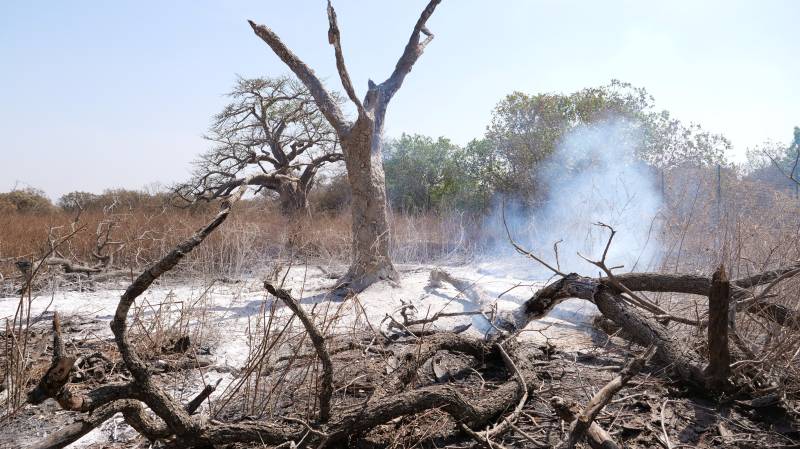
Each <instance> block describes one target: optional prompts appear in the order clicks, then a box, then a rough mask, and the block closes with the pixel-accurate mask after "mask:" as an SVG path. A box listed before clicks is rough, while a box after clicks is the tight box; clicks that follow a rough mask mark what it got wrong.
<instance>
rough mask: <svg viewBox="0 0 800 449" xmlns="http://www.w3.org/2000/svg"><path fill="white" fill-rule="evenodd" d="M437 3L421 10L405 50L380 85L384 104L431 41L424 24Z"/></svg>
mask: <svg viewBox="0 0 800 449" xmlns="http://www.w3.org/2000/svg"><path fill="white" fill-rule="evenodd" d="M439 3H441V0H430V2H428V6H426V7H425V9H423V10H422V13H421V14H420V16H419V19H417V23H416V25H414V30H412V31H411V37H410V38H409V39H408V43H407V44H406V48H405V49H404V50H403V54H402V55H401V56H400V59H399V60H398V61H397V65H396V66H395V68H394V71H393V72H392V74H391V75H390V76H389V78H388V79H387V80H386V81H384V82H383V83H381V85H380V89H381V91H382V92H383V102H384V103H388V102H389V100H390V99H391V98H392V97H393V96H394V94H395V93H396V92H397V90H398V89H400V86H402V85H403V80H404V79H405V77H406V75H408V72H410V71H411V68H412V67H413V66H414V63H416V62H417V59H419V57H420V55H422V52H423V51H424V50H425V46H427V45H428V44H429V43H430V41H431V40H433V33H431V32H430V30H428V28H427V26H426V23H427V22H428V19H430V17H431V15H433V11H434V10H436V6H438V5H439ZM422 34H424V35H425V39H424V40H420V39H421V35H422Z"/></svg>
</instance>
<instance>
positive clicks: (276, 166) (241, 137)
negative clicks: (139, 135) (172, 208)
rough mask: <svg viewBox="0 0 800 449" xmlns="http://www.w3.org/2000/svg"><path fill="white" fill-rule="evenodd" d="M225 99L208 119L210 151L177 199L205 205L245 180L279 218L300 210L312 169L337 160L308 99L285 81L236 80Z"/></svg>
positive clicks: (333, 141) (330, 135) (329, 134)
mask: <svg viewBox="0 0 800 449" xmlns="http://www.w3.org/2000/svg"><path fill="white" fill-rule="evenodd" d="M229 96H230V97H231V99H232V102H231V103H230V104H228V105H227V106H225V108H224V109H223V110H222V111H221V112H220V113H219V114H217V115H215V116H214V120H213V123H212V125H211V128H210V130H209V134H208V135H207V136H206V139H208V140H209V141H211V142H213V143H214V147H213V148H212V149H211V150H209V151H208V152H206V153H205V154H203V155H202V156H201V157H200V159H199V160H198V161H197V162H196V169H195V176H194V179H193V180H192V181H191V182H189V183H187V184H183V185H181V186H179V187H178V188H177V192H178V194H179V195H180V196H181V197H183V198H184V199H187V200H189V201H197V200H205V201H209V200H211V199H214V198H219V197H224V196H227V195H229V194H230V193H231V192H232V191H233V190H234V189H235V188H237V187H238V186H240V185H242V184H243V183H244V182H245V180H247V182H248V183H250V185H252V186H256V187H257V190H258V191H260V190H263V189H267V190H270V191H273V192H276V193H277V194H278V198H279V200H280V205H281V210H282V211H283V212H284V213H285V214H287V215H291V214H295V213H297V212H301V211H303V210H305V209H306V208H307V207H308V201H307V197H308V192H309V190H310V189H311V187H312V186H313V184H314V179H315V175H316V174H317V172H318V170H319V169H320V168H322V167H323V166H324V165H326V164H330V163H333V162H338V161H341V160H342V159H343V156H342V153H341V151H339V144H338V139H337V136H336V133H335V132H334V131H333V129H332V128H331V126H330V124H329V123H328V122H327V121H326V120H325V118H324V117H323V116H322V114H321V113H320V111H319V109H318V108H317V105H316V103H315V102H314V98H313V97H312V96H311V94H310V93H309V91H308V89H306V88H305V86H303V84H302V83H300V82H298V81H296V80H294V79H292V78H289V77H279V78H255V79H246V78H240V79H239V80H238V81H237V82H236V86H235V87H234V89H233V91H231V92H230V94H229ZM332 101H334V102H336V101H337V100H336V97H332Z"/></svg>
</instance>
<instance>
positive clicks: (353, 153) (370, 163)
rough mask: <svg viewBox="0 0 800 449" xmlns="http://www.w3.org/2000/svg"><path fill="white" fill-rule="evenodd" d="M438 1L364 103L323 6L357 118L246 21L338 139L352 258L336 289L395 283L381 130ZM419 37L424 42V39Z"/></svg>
mask: <svg viewBox="0 0 800 449" xmlns="http://www.w3.org/2000/svg"><path fill="white" fill-rule="evenodd" d="M440 1H441V0H430V2H429V3H428V5H427V6H426V7H425V9H424V10H423V11H422V14H420V17H419V19H418V20H417V23H416V25H414V29H413V30H412V32H411V37H410V38H409V40H408V43H407V44H406V47H405V50H404V51H403V54H402V55H401V56H400V59H399V60H398V61H397V65H396V66H395V69H394V71H393V72H392V74H391V75H390V76H389V78H388V79H386V81H384V82H382V83H380V84H375V83H374V82H372V81H369V84H368V87H367V93H366V95H365V96H364V100H363V101H362V100H360V99H359V98H358V96H357V95H356V91H355V89H354V88H353V85H352V82H351V81H350V75H349V74H348V71H347V67H346V66H345V61H344V55H343V52H342V46H341V36H340V33H339V26H338V24H337V22H336V12H335V11H334V9H333V6H332V5H331V3H330V2H328V22H329V29H328V42H329V43H330V44H331V45H333V47H334V53H335V57H336V68H337V70H338V73H339V78H340V79H341V82H342V86H343V87H344V90H345V92H346V93H347V96H348V98H349V99H350V101H352V102H353V104H354V105H355V107H356V109H357V112H358V117H357V118H356V120H355V121H354V122H350V121H348V120H347V119H346V118H345V116H344V114H343V112H342V110H341V108H340V107H339V105H338V104H337V102H336V101H335V97H334V96H333V95H331V94H330V93H329V92H328V91H327V90H326V89H325V87H324V86H323V84H322V82H321V81H320V79H319V78H318V77H317V76H316V74H315V73H314V71H313V70H312V69H311V68H310V67H308V65H306V64H305V63H304V62H303V61H302V60H301V59H300V58H299V57H298V56H297V55H295V54H294V53H293V52H292V51H291V50H290V49H289V48H288V47H287V46H286V45H285V44H284V43H283V42H282V41H281V40H280V38H279V37H278V36H277V35H276V34H275V33H274V32H273V31H272V30H271V29H270V28H268V27H266V26H264V25H258V24H256V23H254V22H252V21H250V26H251V27H252V28H253V31H254V32H255V33H256V35H258V37H260V38H261V39H262V40H263V41H264V42H266V43H267V45H269V47H270V48H271V49H272V51H273V52H275V54H276V55H277V56H278V57H279V58H280V59H281V60H282V61H283V62H284V63H285V64H286V65H287V66H288V67H289V68H290V69H291V70H292V72H294V74H295V75H297V77H298V78H299V79H300V81H302V82H303V84H305V86H306V87H307V88H308V90H309V91H310V92H311V95H313V97H314V100H315V101H316V103H317V106H318V107H319V109H320V111H321V112H322V114H323V115H324V116H325V118H326V119H327V120H328V122H329V123H330V124H331V126H332V127H333V129H334V130H335V132H336V134H337V135H338V136H339V141H340V142H341V145H342V149H343V150H344V157H345V164H346V166H347V176H348V179H349V181H350V188H351V190H352V194H353V202H352V207H351V209H352V215H353V224H352V226H353V229H352V232H353V256H352V261H351V265H350V269H349V270H348V272H347V273H346V274H345V276H344V277H343V278H342V279H341V280H340V285H341V286H342V287H346V288H347V289H349V290H351V291H356V292H358V291H361V290H363V289H364V288H366V287H367V286H368V285H370V284H372V283H373V282H375V281H378V280H382V279H385V280H393V281H397V280H398V275H397V271H396V270H395V268H394V265H393V264H392V261H391V259H390V256H389V237H390V236H389V221H388V217H387V204H386V183H385V180H384V172H383V160H382V152H383V127H384V122H385V119H386V108H387V106H388V105H389V102H390V101H391V99H392V97H393V96H394V94H395V93H396V92H397V91H398V90H399V89H400V86H402V84H403V80H404V79H405V77H406V75H408V73H409V72H410V71H411V68H412V67H413V66H414V63H416V62H417V59H418V58H419V57H420V55H421V54H422V52H423V50H424V49H425V46H426V45H428V43H430V41H431V40H432V39H433V34H432V33H431V32H430V31H429V30H428V28H427V26H426V24H427V22H428V19H429V18H430V17H431V15H432V14H433V11H434V10H435V9H436V6H437V5H438V4H439V3H440ZM423 37H424V38H423Z"/></svg>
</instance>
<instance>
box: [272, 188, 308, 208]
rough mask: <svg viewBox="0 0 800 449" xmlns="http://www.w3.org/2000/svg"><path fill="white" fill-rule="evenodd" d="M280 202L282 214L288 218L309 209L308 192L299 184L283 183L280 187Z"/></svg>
mask: <svg viewBox="0 0 800 449" xmlns="http://www.w3.org/2000/svg"><path fill="white" fill-rule="evenodd" d="M278 200H279V203H280V205H281V213H282V214H283V215H286V216H293V215H297V214H298V213H301V212H305V211H306V209H308V197H307V195H306V191H305V189H304V188H303V187H302V186H301V185H299V184H298V183H294V182H284V183H281V185H280V186H279V187H278Z"/></svg>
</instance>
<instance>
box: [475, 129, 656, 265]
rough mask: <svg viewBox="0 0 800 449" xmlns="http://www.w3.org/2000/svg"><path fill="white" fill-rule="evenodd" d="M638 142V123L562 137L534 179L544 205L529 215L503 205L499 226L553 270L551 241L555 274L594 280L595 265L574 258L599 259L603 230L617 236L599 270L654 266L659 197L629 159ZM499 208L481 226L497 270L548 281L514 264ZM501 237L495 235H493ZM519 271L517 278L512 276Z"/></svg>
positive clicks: (646, 172)
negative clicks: (486, 228)
mask: <svg viewBox="0 0 800 449" xmlns="http://www.w3.org/2000/svg"><path fill="white" fill-rule="evenodd" d="M641 145H642V137H641V134H640V132H639V126H638V124H637V123H635V122H631V121H630V120H626V119H614V120H610V121H604V122H601V123H596V124H591V125H585V126H580V127H577V128H575V129H574V130H571V131H570V132H568V134H567V135H565V136H564V138H563V139H562V141H561V142H560V144H559V146H558V148H557V151H556V152H555V153H554V154H552V155H551V157H550V158H549V159H548V160H547V161H546V163H545V164H543V167H542V168H539V169H538V170H537V172H536V173H535V174H534V175H535V176H536V178H537V179H539V180H540V184H543V185H544V186H546V189H547V194H546V200H545V201H544V203H543V204H541V205H540V206H539V207H536V208H534V209H533V210H531V209H530V208H522V207H519V206H518V205H513V204H506V205H505V209H506V211H505V214H506V221H507V223H508V226H509V229H510V231H511V234H512V236H513V237H514V239H515V240H516V242H517V243H518V244H520V245H521V246H522V247H524V248H526V249H528V250H530V251H532V252H534V253H535V254H537V255H538V256H539V257H541V258H543V259H545V260H546V261H548V262H549V263H551V265H553V266H555V265H556V257H555V255H554V251H553V244H554V243H555V242H560V243H559V244H558V255H559V263H560V267H561V271H563V272H566V273H569V272H576V273H579V274H584V275H597V274H598V271H599V270H598V268H597V267H595V266H593V265H591V264H589V263H588V262H586V261H585V260H583V259H582V258H580V257H579V256H578V253H580V254H582V255H584V256H585V257H587V258H589V259H592V260H599V259H600V257H601V256H602V253H603V249H604V248H605V244H606V241H607V239H608V237H609V234H610V232H609V230H608V229H606V228H603V227H598V226H596V225H595V223H605V224H607V225H609V226H612V227H613V228H614V229H615V230H616V231H617V234H616V235H615V237H614V240H613V242H612V244H611V247H610V250H609V252H608V257H607V260H606V262H607V265H608V266H609V267H612V266H620V265H623V266H624V268H620V269H618V270H616V271H615V272H626V271H633V270H645V269H648V268H654V267H655V266H656V265H657V264H658V261H659V257H660V252H661V251H660V245H659V239H658V237H659V232H660V221H659V220H658V213H659V208H660V207H661V195H660V192H659V190H658V188H657V182H655V179H654V176H653V172H652V171H651V169H650V168H649V167H647V166H646V165H645V164H644V163H643V162H641V161H640V160H639V159H638V158H637V157H636V154H637V153H638V150H639V149H640V146H641ZM501 207H503V206H502V205H498V206H497V212H496V213H495V214H494V216H493V217H492V219H491V223H490V224H489V229H490V232H491V233H492V234H494V237H495V239H494V240H495V242H496V244H495V248H494V251H493V252H494V256H496V257H495V260H494V262H493V263H487V264H486V265H484V268H485V269H486V268H488V266H491V265H493V264H495V265H496V263H497V261H498V260H504V261H508V262H510V263H502V264H501V265H502V267H503V268H500V267H498V268H500V269H506V268H508V267H509V265H510V266H513V267H514V268H513V270H514V271H518V270H523V271H525V274H526V276H525V277H526V278H529V279H536V278H538V279H543V278H547V277H549V275H550V274H552V273H550V272H549V271H548V270H547V269H545V268H544V267H542V266H541V265H539V264H537V263H536V262H534V261H532V260H529V262H528V263H525V264H522V263H520V260H519V259H518V257H524V256H512V255H511V253H513V252H514V250H513V248H512V246H511V244H510V242H508V239H507V238H506V237H505V236H506V233H505V229H504V227H503V224H502V218H501V209H500V208H501ZM501 236H502V237H501ZM518 274H520V273H518Z"/></svg>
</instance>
